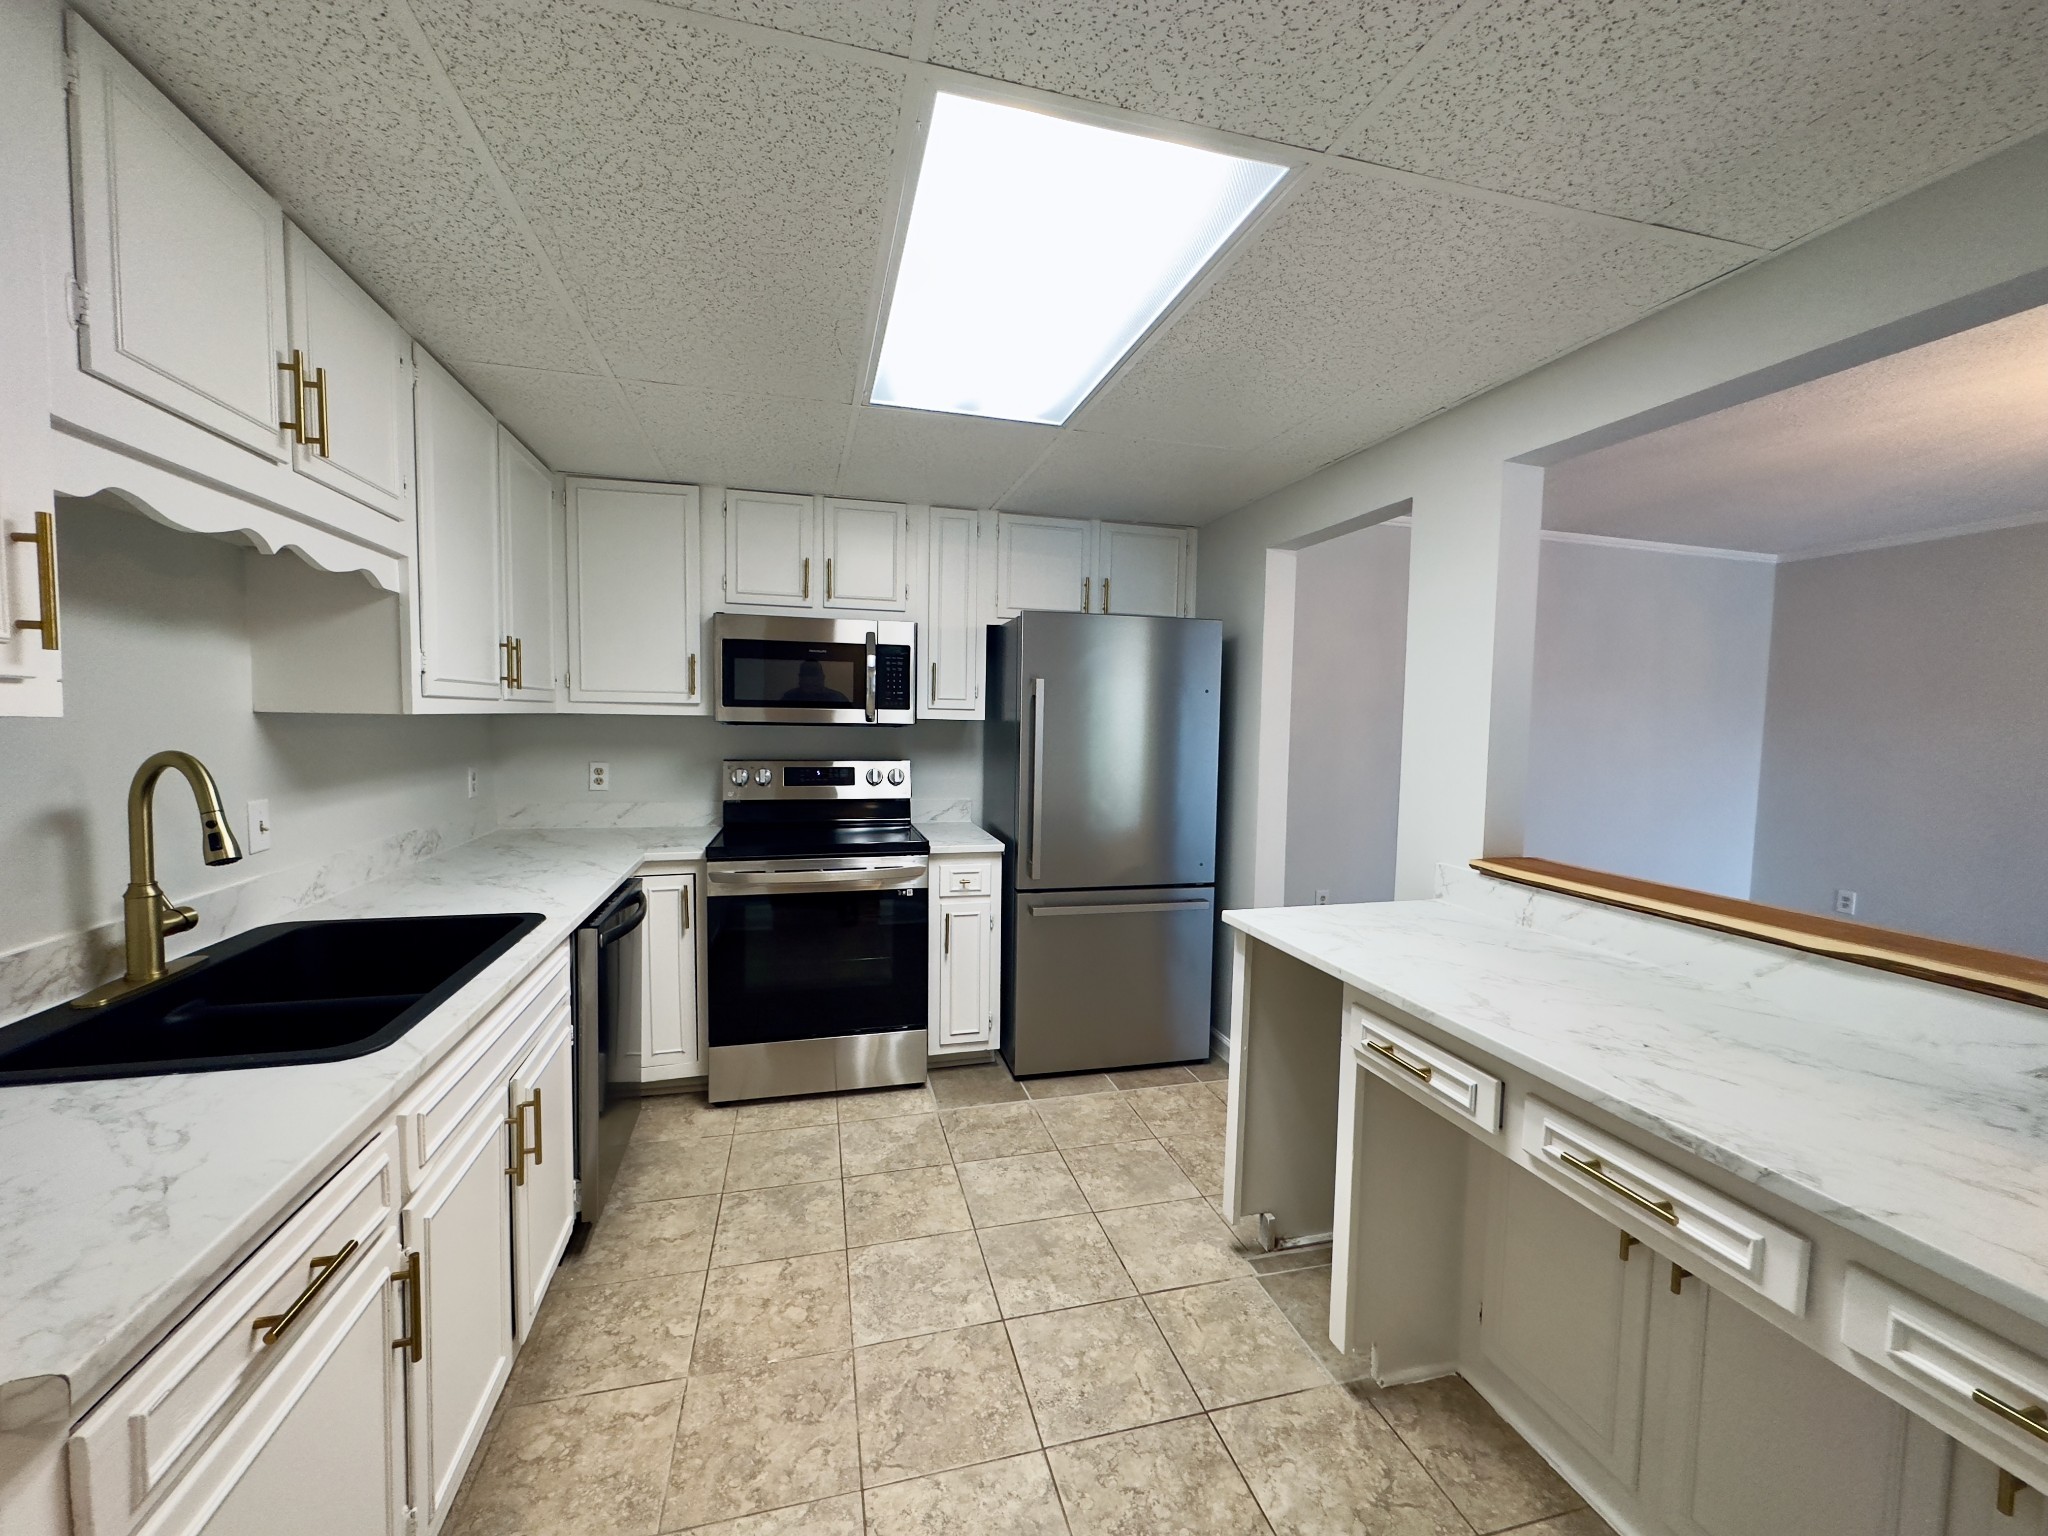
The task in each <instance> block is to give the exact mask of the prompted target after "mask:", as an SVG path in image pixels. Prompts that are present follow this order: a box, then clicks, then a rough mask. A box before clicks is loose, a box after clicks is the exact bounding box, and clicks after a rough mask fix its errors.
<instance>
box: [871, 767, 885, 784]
mask: <svg viewBox="0 0 2048 1536" xmlns="http://www.w3.org/2000/svg"><path fill="white" fill-rule="evenodd" d="M868 782H869V783H870V784H879V783H881V782H882V770H881V769H879V768H870V769H869V770H868Z"/></svg>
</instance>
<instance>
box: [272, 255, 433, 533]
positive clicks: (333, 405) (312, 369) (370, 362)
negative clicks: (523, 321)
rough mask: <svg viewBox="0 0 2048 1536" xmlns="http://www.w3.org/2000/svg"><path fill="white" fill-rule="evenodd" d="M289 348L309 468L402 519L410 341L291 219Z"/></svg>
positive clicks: (291, 417) (291, 416)
mask: <svg viewBox="0 0 2048 1536" xmlns="http://www.w3.org/2000/svg"><path fill="white" fill-rule="evenodd" d="M285 254H286V258H287V272H288V278H289V280H288V284H287V288H288V292H289V294H290V297H291V306H290V314H291V355H290V356H289V357H288V358H287V359H285V361H284V363H283V365H282V367H281V369H280V372H279V378H280V380H281V381H282V382H283V383H284V385H285V403H284V410H283V412H282V416H281V419H282V420H284V421H285V422H286V423H288V425H287V426H286V427H285V429H284V430H285V432H286V433H287V435H288V436H290V438H291V439H292V447H291V452H292V465H293V467H294V468H295V469H297V470H298V472H299V473H300V474H302V475H306V476H308V477H309V478H311V479H314V480H317V481H319V482H320V483H321V484H322V485H326V486H331V487H332V488H333V489H335V490H337V491H340V492H341V493H342V494H343V495H344V496H349V497H352V498H353V499H355V500H356V501H360V502H361V503H362V504H363V505H364V506H366V507H373V508H375V509H376V510H377V511H379V512H381V513H383V514H384V515H385V516H386V517H388V518H392V519H394V520H396V521H399V522H403V521H404V519H405V517H406V515H407V511H408V506H407V501H408V496H409V492H410V485H411V480H412V448H413V429H412V358H411V352H412V346H411V343H410V342H408V341H407V339H406V335H405V332H404V331H402V330H400V329H399V328H398V323H397V322H396V321H394V320H393V319H392V318H391V317H390V316H389V315H387V314H385V313H384V311H383V310H381V309H379V308H378V307H377V303H376V301H375V300H374V299H372V298H371V297H370V296H369V295H368V294H367V293H365V292H363V290H362V289H360V288H358V287H357V286H356V285H355V282H354V281H353V280H352V279H351V278H350V277H349V275H348V274H347V273H346V272H344V271H342V270H341V268H340V267H337V266H336V265H335V264H334V263H333V262H332V261H330V260H328V258H327V255H326V253H325V252H323V251H322V250H321V249H320V248H319V247H318V246H316V245H314V244H313V242H312V241H310V240H308V239H307V238H306V237H305V236H304V235H303V234H301V233H300V232H299V231H298V230H297V229H296V228H294V227H292V226H291V225H287V226H286V227H285Z"/></svg>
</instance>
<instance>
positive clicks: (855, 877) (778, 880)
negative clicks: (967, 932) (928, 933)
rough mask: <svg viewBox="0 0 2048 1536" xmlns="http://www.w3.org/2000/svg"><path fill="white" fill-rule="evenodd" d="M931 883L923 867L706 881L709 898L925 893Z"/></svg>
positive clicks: (735, 874)
mask: <svg viewBox="0 0 2048 1536" xmlns="http://www.w3.org/2000/svg"><path fill="white" fill-rule="evenodd" d="M930 883H931V879H930V872H929V871H928V870H927V869H926V867H925V866H924V864H923V863H921V862H920V863H918V864H916V865H910V864H899V865H895V866H888V865H883V866H880V867H877V868H873V869H727V870H715V871H712V872H711V873H710V874H709V875H708V876H707V878H706V882H705V888H706V891H707V893H708V894H709V895H712V896H724V895H733V894H737V893H739V892H742V891H781V892H784V893H785V894H791V895H794V894H800V893H802V892H804V891H900V890H905V889H916V890H923V889H925V888H926V887H928V886H929V885H930Z"/></svg>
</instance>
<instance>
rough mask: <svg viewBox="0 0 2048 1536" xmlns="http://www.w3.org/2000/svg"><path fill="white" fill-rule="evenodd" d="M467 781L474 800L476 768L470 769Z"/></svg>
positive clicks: (471, 797) (470, 795) (470, 796)
mask: <svg viewBox="0 0 2048 1536" xmlns="http://www.w3.org/2000/svg"><path fill="white" fill-rule="evenodd" d="M467 782H468V784H469V798H470V799H472V800H474V799H475V798H476V770H475V769H474V768H472V769H470V770H469V776H468V780H467Z"/></svg>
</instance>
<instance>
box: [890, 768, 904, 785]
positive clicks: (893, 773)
mask: <svg viewBox="0 0 2048 1536" xmlns="http://www.w3.org/2000/svg"><path fill="white" fill-rule="evenodd" d="M889 782H890V783H891V784H901V783H902V782H903V770H902V769H901V768H891V769H890V770H889Z"/></svg>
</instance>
